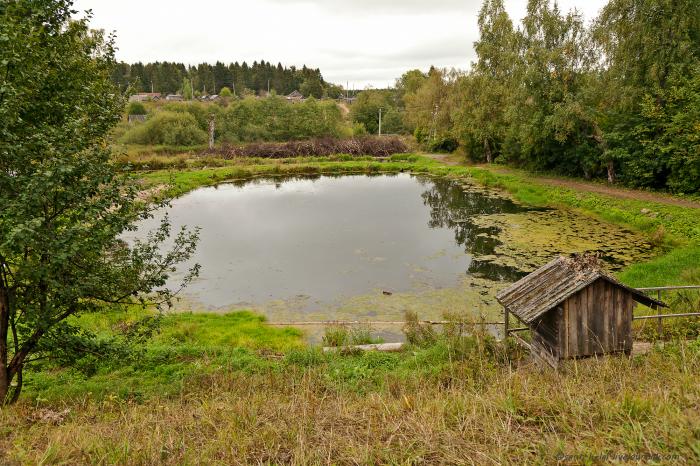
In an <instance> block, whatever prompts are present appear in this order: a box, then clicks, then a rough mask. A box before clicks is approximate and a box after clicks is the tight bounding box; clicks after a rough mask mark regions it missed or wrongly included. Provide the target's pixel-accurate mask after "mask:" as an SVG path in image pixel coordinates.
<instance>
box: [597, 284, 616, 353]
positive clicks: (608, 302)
mask: <svg viewBox="0 0 700 466" xmlns="http://www.w3.org/2000/svg"><path fill="white" fill-rule="evenodd" d="M604 295H605V296H604V298H603V309H602V311H603V312H601V316H600V320H599V327H598V338H599V339H600V342H601V345H600V346H601V351H602V352H606V351H608V349H609V348H610V329H609V327H608V322H609V315H610V312H611V307H612V299H613V287H612V285H610V284H609V283H608V282H605V284H604Z"/></svg>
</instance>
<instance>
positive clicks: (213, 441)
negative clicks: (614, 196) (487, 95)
mask: <svg viewBox="0 0 700 466" xmlns="http://www.w3.org/2000/svg"><path fill="white" fill-rule="evenodd" d="M129 318H130V317H129V316H128V315H122V319H125V320H128V319H129ZM120 321H121V320H120V317H119V316H118V315H117V314H113V315H111V316H109V318H108V319H106V320H101V321H99V323H98V322H97V321H94V322H92V323H89V325H92V326H93V328H94V327H95V326H97V327H98V328H104V329H105V330H106V329H107V328H112V329H114V328H117V327H118V324H119V323H120ZM105 322H109V324H106V323H105ZM521 358H522V354H521V353H519V352H517V351H516V350H514V349H513V348H507V347H503V346H502V345H501V344H499V343H497V342H495V341H494V340H492V339H491V338H489V337H488V336H484V335H481V334H479V333H478V332H477V333H476V336H473V337H463V338H459V337H456V336H454V335H452V336H450V335H443V336H439V337H438V338H437V339H436V340H435V341H433V342H430V343H427V344H425V345H419V346H413V347H411V348H409V349H408V350H407V351H404V352H401V353H364V354H324V353H322V352H320V351H319V350H318V349H314V348H306V347H303V346H301V344H300V341H299V335H298V333H296V331H294V330H276V329H271V328H269V327H266V326H265V325H264V323H263V322H262V321H261V320H260V318H258V317H256V316H254V315H251V314H249V313H234V314H231V315H225V316H213V315H203V316H202V315H198V316H192V315H184V316H179V317H177V318H172V319H169V320H168V321H167V322H165V323H164V328H163V331H162V332H161V334H160V335H158V336H157V337H156V338H155V339H154V340H153V341H152V342H151V343H149V344H148V346H147V348H146V351H145V353H144V355H143V357H142V358H140V359H139V360H137V361H134V362H132V363H129V364H127V365H126V366H124V364H116V363H115V364H114V366H113V367H112V366H111V363H110V362H109V361H105V362H104V363H103V364H102V365H101V366H100V368H99V369H98V372H97V373H96V374H94V375H92V376H91V377H86V376H85V375H84V374H81V373H79V372H77V371H76V370H66V369H53V370H50V371H46V372H44V373H41V374H39V376H33V377H32V378H31V380H30V383H29V386H28V391H27V393H26V396H25V397H24V398H23V399H22V401H21V402H20V403H19V404H18V405H16V406H13V407H11V408H9V409H4V410H0V462H2V463H3V464H14V463H17V464H96V463H97V464H192V463H197V464H250V463H265V464H282V463H283V464H288V463H294V464H321V463H323V464H327V463H332V464H379V463H391V464H410V463H424V462H428V463H449V464H464V463H472V464H504V463H512V464H531V463H534V464H551V463H554V462H556V461H557V459H561V458H562V455H565V456H566V458H569V460H568V461H567V460H566V458H565V461H563V462H564V463H566V464H573V463H575V464H579V463H590V464H595V463H603V462H609V461H607V460H602V458H625V457H626V456H627V457H630V458H631V457H632V455H641V457H644V458H647V459H648V460H650V461H649V462H654V461H653V459H654V458H656V459H657V461H656V462H657V463H663V464H689V463H694V462H697V461H698V460H700V429H698V426H699V425H700V414H698V413H700V386H699V385H698V384H697V380H698V377H699V376H700V345H699V344H698V342H696V343H693V344H686V343H673V344H668V345H666V346H665V347H664V348H663V349H661V348H658V349H655V350H653V351H652V352H651V353H649V354H647V355H644V356H638V357H634V358H632V359H627V358H608V359H605V360H599V361H596V360H588V361H580V362H573V363H571V364H568V365H567V366H566V367H565V368H564V370H563V371H562V372H560V373H556V372H553V371H549V370H542V369H540V368H538V367H536V366H532V365H530V364H526V363H525V362H524V361H523V360H522V359H521ZM577 457H578V459H576V458H577ZM620 462H623V463H624V462H628V461H624V460H621V461H620Z"/></svg>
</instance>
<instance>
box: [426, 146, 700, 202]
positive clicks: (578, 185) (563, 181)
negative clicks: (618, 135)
mask: <svg viewBox="0 0 700 466" xmlns="http://www.w3.org/2000/svg"><path fill="white" fill-rule="evenodd" d="M425 155H426V156H427V157H430V158H432V159H435V160H437V161H439V162H442V163H444V164H446V165H452V166H454V165H462V164H461V163H460V162H459V161H457V160H456V159H455V158H454V157H452V156H450V155H448V154H425ZM476 166H478V167H479V168H484V169H487V170H491V171H493V172H496V173H505V174H507V173H513V174H516V173H517V174H520V173H522V172H517V171H515V170H512V169H509V168H507V167H503V166H493V165H476ZM529 179H530V180H532V181H535V182H537V183H541V184H545V185H549V186H556V187H560V188H568V189H573V190H574V191H581V192H589V193H596V194H603V195H606V196H611V197H616V198H619V199H634V200H637V201H648V202H657V203H659V204H667V205H674V206H679V207H690V208H693V209H700V202H698V201H693V200H690V199H682V198H679V197H674V196H671V195H668V194H663V193H655V192H650V191H640V190H636V189H628V188H622V187H618V186H610V185H606V184H603V183H595V182H591V181H581V180H573V179H567V178H555V177H551V176H538V175H529Z"/></svg>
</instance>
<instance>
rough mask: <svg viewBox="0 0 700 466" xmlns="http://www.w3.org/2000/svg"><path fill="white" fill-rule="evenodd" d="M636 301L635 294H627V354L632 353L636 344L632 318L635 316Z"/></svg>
mask: <svg viewBox="0 0 700 466" xmlns="http://www.w3.org/2000/svg"><path fill="white" fill-rule="evenodd" d="M635 305H636V301H635V300H634V296H632V295H631V294H628V295H627V309H625V311H626V315H625V352H626V353H627V354H631V353H632V346H633V345H634V340H633V338H632V318H633V316H634V306H635Z"/></svg>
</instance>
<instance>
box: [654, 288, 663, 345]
mask: <svg viewBox="0 0 700 466" xmlns="http://www.w3.org/2000/svg"><path fill="white" fill-rule="evenodd" d="M656 297H657V298H658V300H659V301H661V290H658V291H657V292H656ZM656 313H657V314H658V315H661V313H662V310H661V306H656ZM663 322H664V320H663V319H662V318H661V317H659V320H658V321H657V324H656V325H657V331H658V332H659V338H661V336H662V334H663V333H664V324H663Z"/></svg>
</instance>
